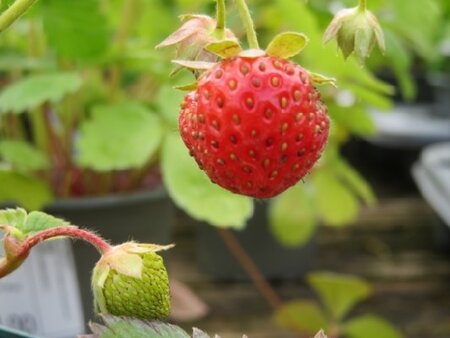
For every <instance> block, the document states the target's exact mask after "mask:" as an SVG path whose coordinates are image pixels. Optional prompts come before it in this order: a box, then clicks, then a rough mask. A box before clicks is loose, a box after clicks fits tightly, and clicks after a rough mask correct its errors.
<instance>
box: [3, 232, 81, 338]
mask: <svg viewBox="0 0 450 338" xmlns="http://www.w3.org/2000/svg"><path fill="white" fill-rule="evenodd" d="M0 237H1V233H0ZM2 250H3V248H2V247H1V245H0V254H1V255H3V252H2ZM83 321H84V318H83V310H82V305H81V298H80V291H79V287H78V281H77V276H76V271H75V266H74V260H73V254H72V247H71V245H70V243H69V241H68V240H52V241H47V242H45V243H41V244H39V245H38V246H36V247H34V248H33V249H32V251H31V253H30V255H29V256H28V258H27V259H26V261H25V263H24V264H22V266H21V267H19V268H18V269H17V270H16V271H14V272H13V273H12V274H10V275H8V276H6V277H4V278H2V279H0V325H4V326H7V327H11V328H15V329H18V330H21V331H25V332H28V333H30V334H33V335H37V336H42V337H46V338H65V337H71V338H72V337H76V336H77V335H78V334H80V333H83V331H84V322H83Z"/></svg>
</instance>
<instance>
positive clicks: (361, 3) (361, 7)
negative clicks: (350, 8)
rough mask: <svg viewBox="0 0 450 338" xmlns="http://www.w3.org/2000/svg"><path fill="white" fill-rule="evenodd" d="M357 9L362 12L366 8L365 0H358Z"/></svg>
mask: <svg viewBox="0 0 450 338" xmlns="http://www.w3.org/2000/svg"><path fill="white" fill-rule="evenodd" d="M358 9H359V10H360V11H361V12H364V11H365V10H366V0H359V5H358Z"/></svg>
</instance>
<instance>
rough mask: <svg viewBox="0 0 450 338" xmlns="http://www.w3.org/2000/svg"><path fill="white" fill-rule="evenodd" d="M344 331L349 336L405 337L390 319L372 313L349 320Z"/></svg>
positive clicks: (356, 337)
mask: <svg viewBox="0 0 450 338" xmlns="http://www.w3.org/2000/svg"><path fill="white" fill-rule="evenodd" d="M344 332H345V335H346V336H347V337H349V338H380V337H382V338H403V334H402V333H401V332H400V331H398V330H397V329H396V328H395V327H394V326H393V325H392V324H390V323H389V322H388V321H386V320H384V319H383V318H380V317H378V316H374V315H370V314H368V315H363V316H359V317H356V318H353V319H351V320H349V321H347V323H345V325H344Z"/></svg>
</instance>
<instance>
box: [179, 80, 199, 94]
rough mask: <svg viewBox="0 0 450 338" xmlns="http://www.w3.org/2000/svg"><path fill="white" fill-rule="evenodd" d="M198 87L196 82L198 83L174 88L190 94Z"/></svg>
mask: <svg viewBox="0 0 450 338" xmlns="http://www.w3.org/2000/svg"><path fill="white" fill-rule="evenodd" d="M197 86H198V83H197V81H196V82H191V83H188V84H184V85H179V86H175V87H173V88H175V89H178V90H183V91H188V92H190V91H192V90H196V89H197Z"/></svg>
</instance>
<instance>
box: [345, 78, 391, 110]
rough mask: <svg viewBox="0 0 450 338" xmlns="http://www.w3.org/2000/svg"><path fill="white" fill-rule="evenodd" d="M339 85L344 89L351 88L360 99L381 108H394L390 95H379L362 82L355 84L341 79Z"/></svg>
mask: <svg viewBox="0 0 450 338" xmlns="http://www.w3.org/2000/svg"><path fill="white" fill-rule="evenodd" d="M339 85H340V87H341V88H343V89H349V90H351V91H352V92H353V94H354V95H355V97H356V98H357V99H358V101H361V102H363V103H365V104H370V105H372V106H374V107H376V108H379V109H381V110H389V109H391V108H392V101H391V100H390V99H389V98H388V97H386V96H383V95H379V94H378V93H376V92H374V91H373V90H371V89H370V88H367V87H364V86H362V85H360V84H354V83H352V82H350V81H341V82H340V83H339Z"/></svg>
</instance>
